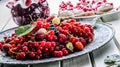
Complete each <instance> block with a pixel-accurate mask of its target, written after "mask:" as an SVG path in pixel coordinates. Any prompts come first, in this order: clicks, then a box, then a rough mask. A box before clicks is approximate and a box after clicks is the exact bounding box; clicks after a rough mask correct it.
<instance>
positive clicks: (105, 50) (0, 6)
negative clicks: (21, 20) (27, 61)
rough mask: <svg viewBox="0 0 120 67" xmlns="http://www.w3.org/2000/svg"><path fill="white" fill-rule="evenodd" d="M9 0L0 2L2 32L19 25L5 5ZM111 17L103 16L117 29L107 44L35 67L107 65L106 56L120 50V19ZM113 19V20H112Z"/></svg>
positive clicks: (12, 66) (18, 66) (96, 66)
mask: <svg viewBox="0 0 120 67" xmlns="http://www.w3.org/2000/svg"><path fill="white" fill-rule="evenodd" d="M6 1H7V0H3V1H2V2H0V32H1V31H4V30H7V29H9V28H13V27H17V25H16V24H15V23H14V22H13V20H12V18H11V15H10V10H9V9H8V8H6V7H5V5H4V4H5V3H6ZM119 15H120V12H118V13H117V14H116V15H114V16H116V18H117V17H119ZM110 17H113V15H110V16H105V17H103V19H102V20H103V21H109V22H106V23H108V24H111V26H112V27H113V28H114V29H115V31H116V34H115V37H114V38H113V39H112V40H111V41H110V42H109V43H107V44H106V46H104V47H102V48H100V49H98V50H95V51H93V52H91V53H88V54H85V55H82V56H79V57H75V58H71V59H67V60H63V61H56V62H50V63H42V64H37V65H32V66H33V67H106V65H105V64H104V58H105V57H106V56H108V55H112V54H119V51H120V45H119V42H120V35H119V34H120V31H119V30H120V19H118V18H117V20H113V19H114V18H113V19H111V18H110ZM111 20H113V21H111ZM0 66H1V67H21V65H0ZM22 66H23V67H28V66H27V65H22Z"/></svg>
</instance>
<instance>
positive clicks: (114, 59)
mask: <svg viewBox="0 0 120 67" xmlns="http://www.w3.org/2000/svg"><path fill="white" fill-rule="evenodd" d="M116 62H120V55H116V54H114V55H110V56H107V57H106V58H105V59H104V63H105V64H108V65H115V64H116Z"/></svg>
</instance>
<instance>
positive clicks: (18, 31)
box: [15, 24, 36, 37]
mask: <svg viewBox="0 0 120 67" xmlns="http://www.w3.org/2000/svg"><path fill="white" fill-rule="evenodd" d="M35 26H36V24H28V25H25V26H21V27H19V28H17V29H16V30H15V33H16V34H17V35H18V37H21V36H25V35H27V34H29V33H30V32H31V31H32V30H33V29H34V28H35Z"/></svg>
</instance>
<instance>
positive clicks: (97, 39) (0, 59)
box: [0, 24, 115, 65]
mask: <svg viewBox="0 0 120 67" xmlns="http://www.w3.org/2000/svg"><path fill="white" fill-rule="evenodd" d="M15 29H16V28H11V29H8V30H6V31H3V32H1V33H0V40H2V39H3V37H4V36H10V35H11V34H12V33H14V30H15ZM114 33H115V32H114V29H113V28H112V27H110V26H108V25H106V24H96V26H95V36H94V40H93V42H92V43H90V44H89V45H88V46H86V47H85V48H84V49H83V50H82V51H79V52H75V53H72V54H69V55H67V56H63V57H61V58H54V57H53V58H46V59H41V60H16V59H11V58H10V57H8V56H5V54H4V53H2V52H0V63H1V64H21V65H23V64H24V65H25V64H39V63H46V62H53V61H59V60H64V59H69V58H73V57H77V56H80V55H83V54H86V53H89V52H91V51H93V50H95V49H99V48H100V47H102V46H104V45H105V44H106V43H107V42H109V41H110V40H111V39H112V38H113V36H114Z"/></svg>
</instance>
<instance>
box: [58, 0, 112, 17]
mask: <svg viewBox="0 0 120 67" xmlns="http://www.w3.org/2000/svg"><path fill="white" fill-rule="evenodd" d="M112 9H113V3H110V2H107V0H92V1H89V0H79V1H78V3H76V5H73V4H72V3H71V2H70V1H68V2H64V1H63V2H62V3H61V4H60V6H59V12H58V13H60V14H63V13H64V12H65V14H66V11H67V12H69V14H70V15H72V16H76V15H78V16H90V15H95V14H100V13H103V12H108V11H110V10H112ZM67 14H68V13H67ZM60 16H61V15H60ZM65 16H66V15H65Z"/></svg>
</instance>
